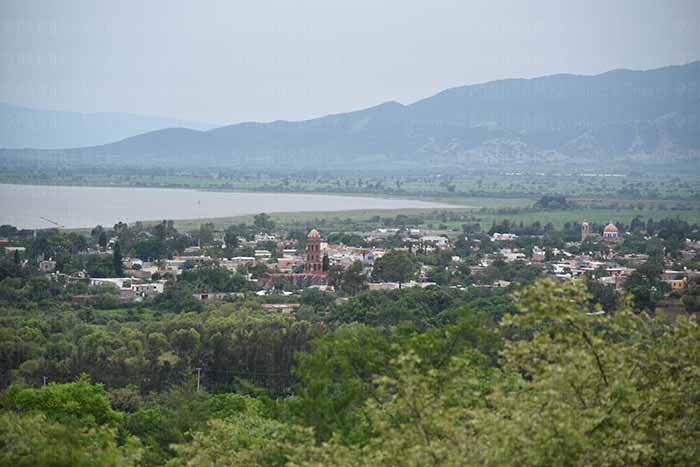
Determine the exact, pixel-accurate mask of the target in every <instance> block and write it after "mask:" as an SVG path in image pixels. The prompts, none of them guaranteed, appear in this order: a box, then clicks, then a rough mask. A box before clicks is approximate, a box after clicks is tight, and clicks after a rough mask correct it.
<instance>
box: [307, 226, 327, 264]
mask: <svg viewBox="0 0 700 467" xmlns="http://www.w3.org/2000/svg"><path fill="white" fill-rule="evenodd" d="M322 258H323V255H322V254H321V235H320V234H319V233H318V231H317V230H316V229H313V230H312V231H311V232H309V235H308V236H307V237H306V261H304V273H305V274H322V273H323V259H322Z"/></svg>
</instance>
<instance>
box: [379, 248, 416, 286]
mask: <svg viewBox="0 0 700 467" xmlns="http://www.w3.org/2000/svg"><path fill="white" fill-rule="evenodd" d="M415 275H416V263H415V261H414V259H413V257H412V256H411V255H409V254H408V253H406V252H405V251H399V250H391V251H389V252H388V253H386V254H385V255H384V256H382V257H381V258H379V259H377V260H376V261H375V263H374V268H373V270H372V278H374V279H379V280H383V281H387V282H398V283H399V288H401V284H402V283H404V282H408V281H409V280H411V279H413V278H414V277H415Z"/></svg>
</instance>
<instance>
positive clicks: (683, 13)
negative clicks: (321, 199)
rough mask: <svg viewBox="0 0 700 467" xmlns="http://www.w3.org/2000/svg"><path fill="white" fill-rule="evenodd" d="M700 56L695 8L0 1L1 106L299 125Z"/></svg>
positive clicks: (699, 18)
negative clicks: (476, 88) (494, 87)
mask: <svg viewBox="0 0 700 467" xmlns="http://www.w3.org/2000/svg"><path fill="white" fill-rule="evenodd" d="M698 59H700V1H697V0H686V1H680V0H656V1H648V0H630V1H627V0H625V1H623V0H617V1H614V0H603V1H601V0H569V1H529V2H525V1H522V0H520V1H517V0H513V1H498V0H423V1H418V0H397V1H393V0H384V1H382V0H348V1H334V0H317V1H295V0H280V1H269V0H254V1H237V0H229V1H223V0H222V1H209V0H203V1H195V0H191V1H180V0H158V1H132V0H120V1H112V0H110V1H107V0H104V1H95V0H91V1H70V0H68V1H58V0H55V1H54V0H47V1H33V0H17V1H9V0H0V102H6V103H10V104H16V105H22V106H27V107H32V108H38V109H51V110H68V111H79V112H129V113H138V114H146V115H159V116H165V117H173V118H180V119H186V120H196V121H202V122H210V123H217V124H230V123H238V122H243V121H273V120H301V119H308V118H314V117H319V116H322V115H327V114H332V113H339V112H346V111H351V110H357V109H361V108H366V107H371V106H373V105H377V104H379V103H382V102H386V101H390V100H395V101H399V102H401V103H404V104H408V103H411V102H415V101H416V100H419V99H421V98H425V97H428V96H430V95H433V94H435V93H437V92H439V91H441V90H444V89H447V88H450V87H454V86H461V85H465V84H474V83H479V82H484V81H490V80H496V79H502V78H530V77H535V76H542V75H547V74H554V73H574V74H596V73H601V72H605V71H608V70H611V69H617V68H630V69H650V68H657V67H661V66H666V65H672V64H683V63H687V62H691V61H694V60H698Z"/></svg>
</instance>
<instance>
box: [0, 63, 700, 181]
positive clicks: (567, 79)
mask: <svg viewBox="0 0 700 467" xmlns="http://www.w3.org/2000/svg"><path fill="white" fill-rule="evenodd" d="M37 154H40V157H51V155H52V154H53V155H54V156H55V155H56V154H60V156H61V157H64V158H74V159H76V160H81V161H83V162H89V161H97V160H99V161H101V163H107V162H109V161H111V160H118V161H121V162H135V161H138V163H140V164H145V165H149V164H163V163H167V164H172V165H176V166H179V165H182V166H192V165H205V166H211V167H215V166H222V167H223V166H225V167H260V168H270V167H273V168H280V167H290V168H297V169H298V168H304V167H315V168H321V169H322V168H334V167H345V168H347V167H350V168H352V167H353V166H359V165H369V166H370V167H371V166H374V167H377V168H378V169H379V168H386V169H389V170H391V168H392V167H404V166H410V167H421V166H423V167H461V168H464V167H492V166H493V167H503V166H506V167H511V166H513V167H518V166H522V167H528V168H532V167H536V166H538V167H539V166H548V165H552V164H559V165H580V166H582V167H605V166H607V165H617V166H622V167H624V166H625V165H626V164H630V163H633V162H639V161H651V162H656V163H669V164H675V163H681V164H695V163H697V162H700V61H697V62H693V63H689V64H686V65H678V66H669V67H664V68H658V69H655V70H648V71H632V70H613V71H609V72H606V73H603V74H599V75H594V76H578V75H567V74H559V75H551V76H544V77H540V78H533V79H507V80H499V81H492V82H487V83H483V84H476V85H469V86H461V87H456V88H451V89H447V90H445V91H443V92H440V93H438V94H436V95H434V96H431V97H428V98H426V99H422V100H419V101H417V102H415V103H413V104H410V105H402V104H400V103H397V102H387V103H384V104H381V105H378V106H375V107H371V108H368V109H364V110H359V111H355V112H348V113H341V114H335V115H328V116H325V117H320V118H316V119H312V120H306V121H297V122H289V121H277V122H271V123H242V124H236V125H230V126H224V127H220V128H215V129H211V130H208V131H195V130H190V129H184V128H178V129H163V130H158V131H154V132H148V133H145V134H140V135H137V136H133V137H130V138H126V139H124V140H121V141H118V142H115V143H111V144H106V145H101V146H94V147H89V148H77V149H71V150H64V151H50V152H31V151H28V152H25V153H17V152H7V151H4V152H3V153H0V158H6V157H37Z"/></svg>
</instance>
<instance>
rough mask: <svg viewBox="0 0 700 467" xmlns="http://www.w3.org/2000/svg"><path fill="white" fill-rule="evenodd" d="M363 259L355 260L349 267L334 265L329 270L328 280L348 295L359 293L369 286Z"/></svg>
mask: <svg viewBox="0 0 700 467" xmlns="http://www.w3.org/2000/svg"><path fill="white" fill-rule="evenodd" d="M363 271H364V264H363V263H362V261H359V260H358V261H355V262H353V263H352V265H351V266H350V267H349V268H348V269H343V268H342V267H340V266H332V267H330V269H329V271H328V278H329V279H328V282H329V284H330V285H332V286H333V287H335V288H336V289H338V290H339V291H341V292H343V293H346V294H348V295H357V294H358V293H359V292H361V291H362V290H363V289H365V288H367V276H366V275H365V274H364V272H363Z"/></svg>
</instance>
